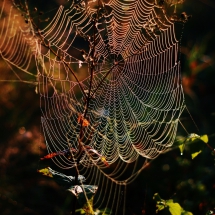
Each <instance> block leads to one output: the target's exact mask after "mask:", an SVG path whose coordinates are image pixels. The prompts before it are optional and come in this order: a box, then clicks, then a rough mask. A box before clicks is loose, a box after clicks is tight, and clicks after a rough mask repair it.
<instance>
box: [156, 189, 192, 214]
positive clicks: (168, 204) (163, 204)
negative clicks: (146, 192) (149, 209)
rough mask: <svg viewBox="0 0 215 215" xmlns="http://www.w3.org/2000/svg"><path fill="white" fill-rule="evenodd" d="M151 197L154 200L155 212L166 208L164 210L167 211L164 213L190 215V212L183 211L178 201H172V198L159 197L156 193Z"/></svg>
mask: <svg viewBox="0 0 215 215" xmlns="http://www.w3.org/2000/svg"><path fill="white" fill-rule="evenodd" d="M153 199H154V200H155V201H156V207H157V210H156V213H158V212H159V211H161V210H165V209H166V211H168V212H167V213H166V214H169V213H170V214H172V215H192V213H191V212H188V211H185V210H184V209H183V208H182V207H181V206H180V205H179V204H178V203H175V202H173V200H172V199H169V200H164V199H161V197H160V196H159V194H158V193H155V194H154V197H153Z"/></svg>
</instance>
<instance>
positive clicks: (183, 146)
mask: <svg viewBox="0 0 215 215" xmlns="http://www.w3.org/2000/svg"><path fill="white" fill-rule="evenodd" d="M178 148H179V149H180V152H181V155H183V153H184V148H185V143H183V144H181V145H179V146H178Z"/></svg>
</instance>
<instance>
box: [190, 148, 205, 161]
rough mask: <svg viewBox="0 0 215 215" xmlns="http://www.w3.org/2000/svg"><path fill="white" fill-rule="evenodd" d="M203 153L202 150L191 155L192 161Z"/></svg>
mask: <svg viewBox="0 0 215 215" xmlns="http://www.w3.org/2000/svg"><path fill="white" fill-rule="evenodd" d="M201 152H202V150H200V151H198V152H194V153H192V154H191V157H192V159H194V158H195V157H196V156H197V155H198V154H200V153H201Z"/></svg>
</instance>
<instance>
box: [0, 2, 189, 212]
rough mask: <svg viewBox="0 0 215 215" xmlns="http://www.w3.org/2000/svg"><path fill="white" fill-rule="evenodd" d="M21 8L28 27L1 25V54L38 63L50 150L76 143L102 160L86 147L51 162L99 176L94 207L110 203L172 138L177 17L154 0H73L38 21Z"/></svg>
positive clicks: (179, 103) (23, 65)
mask: <svg viewBox="0 0 215 215" xmlns="http://www.w3.org/2000/svg"><path fill="white" fill-rule="evenodd" d="M15 6H16V7H17V8H20V5H19V4H17V3H16V2H15ZM26 11H27V12H28V13H26V19H27V24H26V26H25V28H20V29H17V30H16V34H14V35H12V36H10V34H11V33H9V31H7V32H6V34H3V33H1V38H6V40H7V43H5V42H3V43H2V44H1V56H2V57H3V58H4V59H5V60H6V62H8V64H9V65H15V66H16V67H18V68H19V69H20V70H21V71H24V72H26V73H29V68H30V65H31V64H32V62H31V61H32V59H33V60H34V61H35V65H36V68H37V75H36V83H38V85H37V87H36V90H37V91H38V93H39V95H40V101H41V113H42V118H41V122H42V127H43V133H44V136H45V139H46V145H47V150H48V153H53V152H57V151H62V150H65V149H68V148H72V149H73V150H77V151H78V148H79V144H80V141H81V142H82V144H83V145H87V146H90V147H91V148H92V149H94V150H96V151H97V152H98V153H99V154H100V155H102V156H104V157H105V159H106V160H107V162H108V164H109V165H110V167H109V168H108V167H107V166H105V165H104V163H103V162H102V161H101V159H99V157H98V156H96V155H95V156H94V155H93V156H89V154H87V153H85V154H84V155H83V156H82V157H81V159H80V162H79V164H78V166H77V159H76V158H75V157H72V159H71V157H70V158H68V157H67V156H64V155H62V156H56V157H54V158H53V159H52V160H53V162H54V163H55V164H56V165H57V166H58V167H60V168H63V169H68V168H77V169H78V171H79V172H80V173H81V174H83V175H84V176H86V178H87V180H88V182H89V184H100V185H101V187H100V192H99V193H98V194H97V196H98V197H97V198H96V200H95V205H97V206H98V207H102V206H101V205H106V206H108V207H111V208H112V210H116V211H117V210H118V209H119V207H120V204H122V203H119V201H121V200H119V199H120V195H121V191H122V190H124V189H126V185H127V184H129V183H130V182H132V181H133V180H134V179H135V178H136V177H137V175H138V174H139V173H140V172H141V170H142V169H143V168H144V167H145V163H141V164H140V162H139V161H141V162H142V161H143V158H145V159H154V158H156V157H157V156H158V155H159V154H160V153H162V152H164V151H165V150H166V149H168V148H169V147H171V146H172V144H173V142H174V139H175V136H176V132H177V125H178V119H179V117H180V115H181V113H182V111H183V110H184V107H185V104H184V96H183V90H182V85H181V81H180V61H179V60H178V51H179V50H178V44H179V41H178V40H177V38H176V36H175V30H174V23H173V22H172V21H171V20H170V18H169V17H168V16H167V14H166V13H165V10H164V8H163V7H162V6H160V5H158V3H157V2H154V1H151V0H148V1H147V0H134V1H126V0H124V1H116V0H110V1H101V0H100V1H99V0H92V1H81V0H80V1H72V3H71V2H68V3H67V4H66V5H64V6H63V5H61V6H60V7H59V8H57V9H56V10H52V11H51V12H47V13H44V14H42V15H40V19H41V20H46V21H44V22H37V20H38V15H35V14H34V13H32V12H31V10H30V9H29V8H28V7H26ZM10 20H12V21H11V22H9V23H11V24H12V23H13V22H14V21H15V16H13V15H10ZM7 24H8V23H7ZM7 24H6V23H5V26H6V25H7ZM8 26H9V24H8ZM23 40H24V41H23ZM9 42H12V43H13V44H14V47H17V48H16V49H15V50H14V49H13V48H12V47H11V48H9V46H8V45H7V44H9ZM21 47H22V50H23V51H22V52H21V53H22V54H23V56H25V57H22V55H21V56H20V58H18V57H17V56H18V55H16V53H17V52H18V51H19V50H18V49H21ZM25 47H26V48H25ZM6 49H7V50H10V52H11V53H10V54H7V52H6V51H5V50H6ZM29 50H30V51H29ZM30 74H31V73H30ZM80 117H82V119H84V120H86V122H87V125H86V126H84V127H83V125H80V123H79V119H80ZM81 130H82V131H81ZM80 132H81V134H82V135H81V138H80ZM129 166H132V171H131V168H130V167H129ZM126 171H127V172H129V174H127V173H126ZM124 192H125V190H124ZM105 194H106V195H105ZM108 195H109V197H108V198H104V196H108ZM114 198H115V199H116V201H113V199H114Z"/></svg>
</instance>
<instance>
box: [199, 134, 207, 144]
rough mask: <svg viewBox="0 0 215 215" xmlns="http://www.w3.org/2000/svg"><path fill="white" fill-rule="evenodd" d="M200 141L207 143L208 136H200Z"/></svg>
mask: <svg viewBox="0 0 215 215" xmlns="http://www.w3.org/2000/svg"><path fill="white" fill-rule="evenodd" d="M200 139H201V140H202V141H203V142H204V143H208V135H207V134H205V135H202V136H201V137H200Z"/></svg>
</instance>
